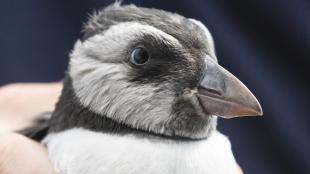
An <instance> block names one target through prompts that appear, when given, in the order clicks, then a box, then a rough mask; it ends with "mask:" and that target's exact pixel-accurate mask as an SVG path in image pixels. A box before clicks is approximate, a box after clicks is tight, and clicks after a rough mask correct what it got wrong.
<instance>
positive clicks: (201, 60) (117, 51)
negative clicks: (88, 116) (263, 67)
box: [69, 3, 262, 138]
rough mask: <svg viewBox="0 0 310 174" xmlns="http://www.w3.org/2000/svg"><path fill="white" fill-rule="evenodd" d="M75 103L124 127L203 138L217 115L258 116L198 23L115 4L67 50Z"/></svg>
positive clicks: (92, 21)
mask: <svg viewBox="0 0 310 174" xmlns="http://www.w3.org/2000/svg"><path fill="white" fill-rule="evenodd" d="M69 76H70V78H71V79H72V87H73V89H74V92H75V95H76V97H77V99H78V100H79V102H80V104H81V105H82V106H84V107H87V108H89V109H90V110H91V111H92V112H95V113H97V114H99V115H102V116H103V117H107V118H110V119H112V120H114V121H116V122H118V123H120V124H124V125H127V126H129V127H132V128H135V129H140V130H144V131H150V132H153V133H156V134H162V135H167V136H182V137H189V138H203V137H206V136H207V135H208V133H209V132H210V131H211V130H213V129H214V128H215V125H216V116H222V117H235V116H243V115H261V113H262V110H261V108H260V105H259V103H258V101H257V100H256V98H255V97H254V96H253V95H252V94H251V92H250V91H249V90H248V89H247V88H246V87H245V86H244V85H243V84H242V83H241V82H240V81H239V80H238V79H237V78H235V77H234V76H233V75H232V74H230V73H229V72H228V71H226V70H225V69H224V68H222V67H221V66H220V65H218V63H217V59H216V56H215V50H214V43H213V40H212V37H211V35H210V33H209V31H208V29H207V28H206V27H205V26H204V25H203V24H202V23H201V22H199V21H196V20H194V19H188V18H185V17H183V16H180V15H178V14H173V13H169V12H165V11H162V10H156V9H147V8H138V7H136V6H134V5H127V6H121V5H120V4H118V3H116V4H114V5H111V6H109V7H107V8H105V9H104V10H101V11H99V12H98V13H95V14H94V15H93V16H91V17H90V19H89V21H88V23H86V25H85V29H84V37H83V38H82V39H81V40H79V41H77V42H76V44H75V46H74V49H73V51H72V53H71V59H70V66H69Z"/></svg>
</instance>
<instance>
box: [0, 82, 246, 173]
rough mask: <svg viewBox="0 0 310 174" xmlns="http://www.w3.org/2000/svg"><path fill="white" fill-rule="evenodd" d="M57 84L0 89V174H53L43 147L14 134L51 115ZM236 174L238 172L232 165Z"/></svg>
mask: <svg viewBox="0 0 310 174" xmlns="http://www.w3.org/2000/svg"><path fill="white" fill-rule="evenodd" d="M61 89H62V85H61V83H24V84H22V83H21V84H11V85H6V86H3V87H0V174H42V173H44V174H56V172H55V171H54V169H53V167H52V164H51V162H50V161H49V159H48V156H47V152H46V149H45V147H44V146H42V145H41V144H39V143H38V142H35V141H33V140H31V139H29V138H27V137H24V136H22V135H19V134H17V133H14V131H15V130H19V129H22V128H24V127H27V126H28V125H30V124H31V121H32V120H34V119H35V118H36V117H37V116H38V115H39V114H40V113H42V112H46V111H52V110H53V109H54V107H55V103H56V102H57V100H58V98H59V96H60V93H61ZM236 170H237V171H238V173H240V174H242V171H241V168H240V167H239V166H238V165H236Z"/></svg>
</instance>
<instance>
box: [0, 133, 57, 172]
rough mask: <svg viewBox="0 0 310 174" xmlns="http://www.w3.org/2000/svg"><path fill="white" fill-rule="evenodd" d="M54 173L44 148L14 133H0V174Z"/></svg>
mask: <svg viewBox="0 0 310 174" xmlns="http://www.w3.org/2000/svg"><path fill="white" fill-rule="evenodd" d="M43 173H44V174H56V172H55V171H54V169H53V166H52V165H51V163H50V161H49V159H48V156H47V152H46V149H45V148H44V147H43V146H42V145H41V144H39V143H38V142H35V141H32V140H31V139H28V138H26V137H24V136H22V135H19V134H16V133H1V134H0V174H43Z"/></svg>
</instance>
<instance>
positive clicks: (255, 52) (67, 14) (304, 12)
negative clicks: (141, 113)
mask: <svg viewBox="0 0 310 174" xmlns="http://www.w3.org/2000/svg"><path fill="white" fill-rule="evenodd" d="M111 2H113V1H105V0H84V1H82V0H74V1H73V0H71V1H69V0H66V1H60V0H27V1H22V0H19V1H18V0H1V1H0V85H5V84H8V83H13V82H51V81H59V80H61V79H62V77H63V76H64V72H65V70H66V67H67V63H68V53H69V52H70V50H71V49H72V47H73V44H74V42H75V40H76V39H77V38H79V37H80V35H81V33H80V30H81V27H82V23H83V22H85V21H86V19H87V14H88V13H90V12H92V10H93V9H99V8H102V7H105V6H106V5H108V4H110V3H111ZM124 3H134V4H136V5H139V6H144V7H154V8H159V9H164V10H168V11H172V12H177V13H180V14H182V15H184V16H186V17H191V18H195V19H198V20H201V21H202V22H203V23H204V24H205V25H206V26H207V27H208V28H209V30H210V31H211V33H212V34H213V36H214V40H215V44H216V49H217V55H218V59H219V62H220V64H221V65H222V66H224V67H225V68H227V69H228V70H229V71H231V72H232V73H233V74H235V75H236V76H237V77H238V78H239V79H241V81H243V82H244V83H245V84H246V85H247V86H248V87H249V89H251V91H252V92H253V93H254V94H255V95H256V96H257V98H258V99H259V101H260V102H261V104H262V107H263V110H264V117H262V118H256V117H247V118H239V119H229V120H222V119H221V120H220V122H219V129H220V131H222V132H224V133H225V134H226V135H228V136H229V138H230V139H231V141H232V145H233V147H232V148H233V151H234V153H235V156H236V158H237V161H238V162H239V163H240V165H241V167H242V168H243V170H244V173H251V174H278V173H279V174H292V173H298V174H309V173H310V135H309V134H310V126H309V124H310V111H309V110H310V105H309V103H310V101H309V99H310V93H309V89H310V81H309V80H310V78H309V76H310V70H309V69H310V2H309V1H307V0H272V1H270V0H252V1H248V0H244V1H239V0H234V1H231V0H204V1H203V0H195V1H189V0H188V1H185V0H175V1H173V0H169V1H166V0H144V1H143V0H140V1H126V0H125V1H124Z"/></svg>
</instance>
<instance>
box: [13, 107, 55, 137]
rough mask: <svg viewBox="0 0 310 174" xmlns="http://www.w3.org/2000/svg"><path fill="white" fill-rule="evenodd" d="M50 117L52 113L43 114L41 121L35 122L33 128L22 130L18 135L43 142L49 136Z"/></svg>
mask: <svg viewBox="0 0 310 174" xmlns="http://www.w3.org/2000/svg"><path fill="white" fill-rule="evenodd" d="M50 115H51V113H43V114H42V115H41V116H40V117H39V119H37V120H35V123H34V124H33V126H31V127H27V128H25V129H23V130H20V131H18V133H20V134H22V135H24V136H26V137H28V138H31V139H33V140H36V141H41V140H42V139H43V138H44V137H45V136H46V135H47V132H48V129H49V120H50Z"/></svg>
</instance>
